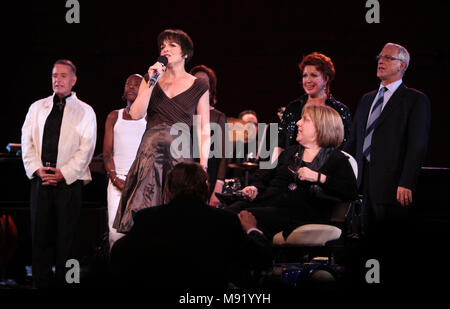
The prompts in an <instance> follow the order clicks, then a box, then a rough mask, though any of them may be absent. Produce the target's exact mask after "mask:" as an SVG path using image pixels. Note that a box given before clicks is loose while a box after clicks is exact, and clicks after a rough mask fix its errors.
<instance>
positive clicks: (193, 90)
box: [113, 78, 209, 233]
mask: <svg viewBox="0 0 450 309" xmlns="http://www.w3.org/2000/svg"><path fill="white" fill-rule="evenodd" d="M208 89H209V85H208V84H207V82H205V81H204V80H203V79H199V78H198V79H196V80H195V81H194V83H193V84H192V86H191V87H190V88H188V89H187V90H186V91H184V92H182V93H180V94H178V95H176V96H174V97H173V98H169V97H168V96H167V95H166V94H165V92H164V91H163V90H162V89H161V87H160V86H159V84H158V83H156V85H155V87H154V89H153V92H152V95H151V98H150V101H149V105H148V110H147V117H148V119H147V128H146V131H145V133H144V135H143V137H142V141H141V144H140V146H139V149H138V152H137V155H136V159H135V160H134V162H133V164H132V165H131V167H130V170H129V172H128V176H127V179H126V182H125V186H124V189H123V191H122V197H121V200H120V203H119V208H118V210H117V215H116V218H115V220H114V225H113V227H114V228H116V229H117V231H118V232H120V233H126V232H128V231H129V230H130V229H131V227H132V226H133V216H134V214H135V213H136V212H138V211H139V210H141V209H144V208H147V207H151V206H157V205H162V204H164V203H167V202H168V198H167V194H166V192H165V190H164V184H165V180H166V179H165V178H166V175H167V172H169V171H170V170H171V169H172V168H173V167H174V166H175V165H176V164H177V163H179V162H182V161H186V160H189V161H190V160H192V158H193V156H192V148H193V147H192V136H191V131H192V126H193V115H194V114H195V112H196V108H197V104H198V101H199V99H200V97H201V96H202V95H203V94H204V93H205V92H206V91H207V90H208ZM180 141H185V142H186V141H188V146H187V145H186V143H180ZM172 142H174V143H172Z"/></svg>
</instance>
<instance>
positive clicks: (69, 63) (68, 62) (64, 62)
mask: <svg viewBox="0 0 450 309" xmlns="http://www.w3.org/2000/svg"><path fill="white" fill-rule="evenodd" d="M57 64H64V65H67V66H69V67H70V69H71V70H72V73H73V75H77V67H76V66H75V64H73V62H72V61H70V60H67V59H59V60H56V62H55V64H54V65H53V66H55V65H57Z"/></svg>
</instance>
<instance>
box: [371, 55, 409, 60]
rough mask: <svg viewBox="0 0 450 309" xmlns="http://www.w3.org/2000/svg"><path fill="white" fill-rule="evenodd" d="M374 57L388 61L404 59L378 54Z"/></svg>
mask: <svg viewBox="0 0 450 309" xmlns="http://www.w3.org/2000/svg"><path fill="white" fill-rule="evenodd" d="M375 58H376V59H377V61H378V60H380V58H383V60H389V61H392V60H398V61H404V60H403V59H400V58H396V57H392V56H389V55H378V56H376V57H375Z"/></svg>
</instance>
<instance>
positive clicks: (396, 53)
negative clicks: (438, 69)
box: [344, 43, 430, 244]
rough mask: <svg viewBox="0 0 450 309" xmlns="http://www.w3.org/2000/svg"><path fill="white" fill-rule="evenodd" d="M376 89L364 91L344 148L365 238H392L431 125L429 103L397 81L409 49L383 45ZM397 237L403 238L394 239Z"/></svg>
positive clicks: (403, 215)
mask: <svg viewBox="0 0 450 309" xmlns="http://www.w3.org/2000/svg"><path fill="white" fill-rule="evenodd" d="M377 59H378V66H377V77H378V78H379V79H380V80H381V84H380V86H379V89H378V90H374V91H372V92H369V93H367V94H365V95H364V96H363V97H362V99H361V101H360V104H359V106H358V108H357V111H356V113H355V116H354V120H353V125H352V129H351V133H350V138H349V141H348V143H347V144H346V146H345V149H344V150H345V151H347V152H349V153H350V154H352V155H353V156H354V157H355V159H356V161H357V162H358V170H359V171H360V172H359V173H358V186H359V188H360V192H361V193H362V194H363V195H364V198H365V207H364V210H363V218H364V219H363V229H364V232H365V233H366V235H367V237H368V239H371V240H374V239H376V240H377V242H378V244H381V242H380V240H383V241H384V240H389V241H392V239H393V237H394V236H397V235H398V232H405V231H404V230H403V231H401V228H400V225H401V226H406V225H402V224H401V222H406V221H407V218H408V210H409V208H410V207H411V204H412V203H413V201H414V190H415V186H416V183H417V180H418V176H419V172H420V168H421V166H422V164H423V161H424V158H425V154H426V150H427V145H428V135H429V129H430V101H429V99H428V98H427V96H426V95H424V94H423V93H421V92H419V91H417V90H415V89H412V88H407V87H406V86H405V85H404V84H403V81H402V78H403V75H404V73H405V71H406V69H407V67H408V64H409V59H410V57H409V53H408V51H407V50H406V49H405V48H404V47H403V46H400V45H398V44H393V43H387V44H386V45H385V46H384V47H383V49H382V51H381V52H380V54H379V55H378V57H377ZM396 239H397V240H399V241H402V240H400V239H398V238H396Z"/></svg>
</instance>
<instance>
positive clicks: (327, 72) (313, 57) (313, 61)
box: [298, 52, 335, 94]
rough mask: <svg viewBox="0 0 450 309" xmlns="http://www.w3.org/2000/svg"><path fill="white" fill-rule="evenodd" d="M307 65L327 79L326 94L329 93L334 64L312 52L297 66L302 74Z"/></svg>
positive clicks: (323, 56) (321, 55) (322, 55)
mask: <svg viewBox="0 0 450 309" xmlns="http://www.w3.org/2000/svg"><path fill="white" fill-rule="evenodd" d="M307 65H313V66H314V67H315V68H316V69H317V70H318V71H319V72H320V73H322V75H323V77H324V78H325V77H328V82H327V94H328V93H330V83H331V81H332V80H333V79H334V75H335V71H334V64H333V62H332V61H331V59H330V58H329V57H327V56H325V55H324V54H321V53H318V52H313V53H311V54H309V55H307V56H305V57H303V59H302V61H301V62H300V63H299V64H298V67H299V68H300V72H302V74H303V70H304V69H305V67H306V66H307Z"/></svg>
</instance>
